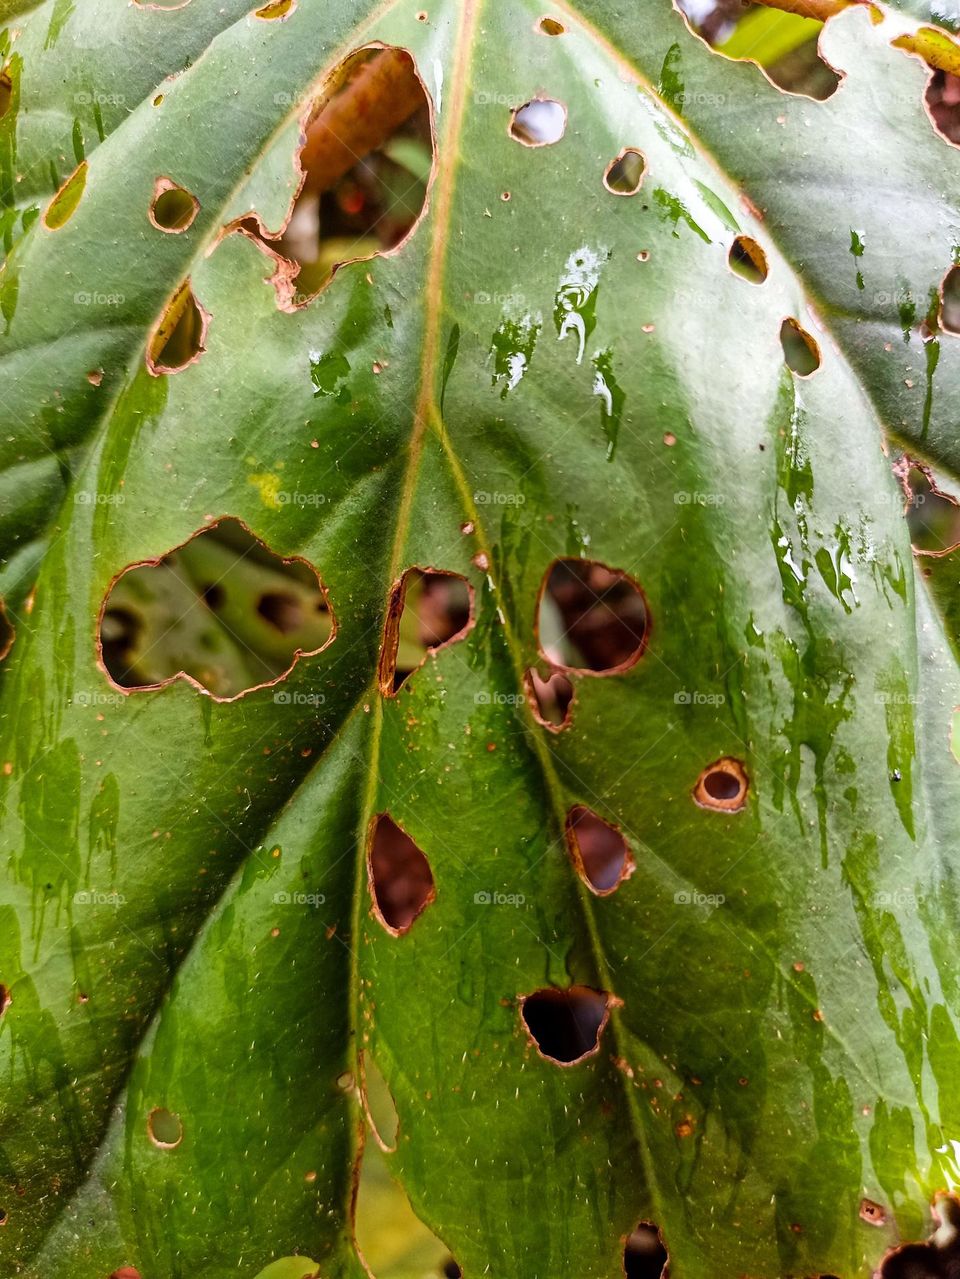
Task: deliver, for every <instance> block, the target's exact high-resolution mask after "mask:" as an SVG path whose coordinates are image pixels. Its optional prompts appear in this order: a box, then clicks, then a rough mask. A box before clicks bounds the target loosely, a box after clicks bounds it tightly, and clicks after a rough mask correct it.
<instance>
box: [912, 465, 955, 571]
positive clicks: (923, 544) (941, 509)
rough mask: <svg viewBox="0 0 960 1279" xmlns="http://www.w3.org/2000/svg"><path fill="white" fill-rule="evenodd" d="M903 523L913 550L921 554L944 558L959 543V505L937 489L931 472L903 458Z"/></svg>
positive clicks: (948, 495) (947, 494)
mask: <svg viewBox="0 0 960 1279" xmlns="http://www.w3.org/2000/svg"><path fill="white" fill-rule="evenodd" d="M902 479H903V483H904V487H905V489H906V492H907V524H908V526H909V528H910V541H911V542H912V544H913V549H914V550H915V551H918V552H919V553H920V554H921V555H945V554H947V553H948V552H949V551H952V550H953V549H954V548H955V547H956V546H957V545H958V544H960V504H958V502H957V499H956V498H955V497H953V496H951V495H950V494H949V493H945V492H943V491H942V490H941V489H940V488H938V487H937V485H936V482H935V481H934V479H933V476H932V475H931V473H930V472H929V471H928V470H927V469H926V468H925V467H923V466H920V465H919V464H918V463H916V462H911V461H909V459H905V462H904V466H903V474H902Z"/></svg>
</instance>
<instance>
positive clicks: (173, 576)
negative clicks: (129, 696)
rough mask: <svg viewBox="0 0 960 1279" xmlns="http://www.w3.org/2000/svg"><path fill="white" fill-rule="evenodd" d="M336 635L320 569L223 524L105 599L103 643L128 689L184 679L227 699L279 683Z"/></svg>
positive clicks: (116, 676)
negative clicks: (271, 548)
mask: <svg viewBox="0 0 960 1279" xmlns="http://www.w3.org/2000/svg"><path fill="white" fill-rule="evenodd" d="M335 629H336V623H335V619H334V617H333V614H332V613H331V611H330V607H329V604H328V601H327V596H326V591H325V589H324V586H323V583H322V582H321V581H320V578H319V577H318V575H317V572H316V570H315V569H314V568H313V567H312V566H311V565H310V564H308V563H307V562H306V561H305V560H302V559H299V558H296V557H294V558H291V559H283V558H281V557H280V556H279V555H275V554H274V553H273V552H272V551H271V550H270V549H269V547H267V546H265V545H264V543H263V542H261V541H260V540H259V539H258V538H256V537H254V535H253V534H252V533H251V532H250V530H249V529H248V528H247V527H246V526H245V525H244V524H241V523H240V521H239V520H234V519H225V520H220V521H219V522H218V523H216V524H212V525H210V526H208V527H207V528H204V529H201V530H200V532H199V533H196V534H194V536H193V537H191V538H189V539H188V540H187V541H186V542H184V543H183V545H182V546H178V547H176V548H175V549H174V550H172V551H169V552H168V553H167V554H166V555H163V556H161V557H160V558H159V559H156V560H149V561H147V562H146V563H141V564H134V565H132V566H131V567H130V568H128V569H125V570H124V572H123V573H121V574H120V576H119V577H118V578H117V579H116V581H115V582H114V584H113V586H112V587H111V589H110V590H109V591H108V592H107V596H106V599H105V601H104V605H103V610H102V612H101V617H100V629H99V644H100V653H101V658H102V661H103V666H104V668H105V670H106V672H107V674H108V675H109V676H110V679H111V680H112V681H113V683H114V684H116V685H119V686H120V687H121V688H126V689H156V688H162V687H163V686H164V685H165V684H169V683H170V682H171V681H172V680H175V679H178V678H183V679H186V680H188V681H189V682H190V683H191V684H193V685H194V686H195V687H198V688H201V689H203V691H204V692H206V693H209V694H210V695H211V696H212V697H214V698H215V699H216V700H217V701H230V700H232V699H233V698H235V697H240V696H241V695H242V694H244V693H248V692H250V691H251V690H252V689H254V688H260V687H262V686H263V685H266V684H275V683H276V682H277V681H278V680H280V679H282V678H283V677H284V676H285V675H286V674H288V673H289V671H290V670H291V669H292V667H293V665H294V663H295V662H296V661H297V660H298V658H300V657H305V656H309V657H312V656H314V655H315V654H316V653H319V652H320V651H321V650H322V649H324V648H325V647H326V646H327V644H329V643H330V642H331V640H332V639H333V637H334V633H335ZM302 696H303V698H304V701H305V703H306V702H309V703H310V704H319V702H321V701H322V698H320V697H319V695H317V694H303V695H302ZM311 699H313V700H312V702H311ZM274 700H275V701H277V702H278V703H283V702H288V701H290V700H291V695H290V694H285V693H283V692H280V693H277V694H275V695H274Z"/></svg>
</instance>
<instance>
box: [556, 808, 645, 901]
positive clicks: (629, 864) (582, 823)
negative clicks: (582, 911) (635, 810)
mask: <svg viewBox="0 0 960 1279" xmlns="http://www.w3.org/2000/svg"><path fill="white" fill-rule="evenodd" d="M566 835H567V848H568V849H569V852H570V856H571V858H572V859H573V864H574V866H575V867H576V868H577V872H578V873H579V875H580V876H581V878H582V879H583V880H584V881H585V882H586V884H587V885H588V886H589V887H590V889H591V890H592V891H593V892H595V893H596V894H597V896H599V897H606V896H608V895H609V894H610V893H612V892H614V891H615V890H616V889H617V888H619V887H620V885H621V884H622V883H623V881H624V880H625V879H628V878H629V877H630V875H632V874H633V872H634V869H635V863H634V860H633V857H632V855H631V853H630V849H629V847H628V846H627V841H626V840H625V839H624V837H623V835H622V834H621V833H620V831H619V830H618V829H617V827H616V826H612V825H611V824H610V823H609V822H605V821H604V820H603V818H602V817H600V816H598V815H597V814H596V813H595V812H593V810H592V809H590V808H587V807H585V806H584V805H583V804H577V805H575V806H574V807H573V808H571V809H570V811H569V813H567V823H566Z"/></svg>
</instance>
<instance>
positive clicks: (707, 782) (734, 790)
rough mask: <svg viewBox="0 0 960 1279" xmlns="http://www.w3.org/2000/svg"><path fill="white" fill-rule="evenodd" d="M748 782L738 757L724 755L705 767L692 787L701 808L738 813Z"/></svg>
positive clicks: (745, 799)
mask: <svg viewBox="0 0 960 1279" xmlns="http://www.w3.org/2000/svg"><path fill="white" fill-rule="evenodd" d="M749 787H750V782H749V779H748V777H747V774H746V773H745V771H744V768H743V765H742V764H741V763H740V761H739V760H738V759H733V758H732V757H730V756H724V757H723V759H718V760H717V761H716V763H714V764H711V765H710V766H709V767H708V768H705V769H704V770H703V772H702V773H701V774H700V776H699V778H698V779H697V784H696V786H695V787H694V789H693V798H694V799H695V800H696V802H697V803H698V804H699V805H700V807H701V808H713V809H716V810H717V811H718V812H722V813H739V812H740V810H741V809H742V808H743V807H744V806H745V805H746V802H747V791H748V790H749Z"/></svg>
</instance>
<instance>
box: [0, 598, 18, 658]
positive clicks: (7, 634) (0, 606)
mask: <svg viewBox="0 0 960 1279" xmlns="http://www.w3.org/2000/svg"><path fill="white" fill-rule="evenodd" d="M16 638H17V633H16V631H15V630H14V627H13V623H12V622H11V621H10V618H9V617H8V616H7V606H6V604H5V603H4V602H3V599H2V598H0V662H2V661H3V659H4V658H5V657H6V656H7V654H8V653H9V652H10V650H11V649H12V648H13V641H14V640H15V639H16Z"/></svg>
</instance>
